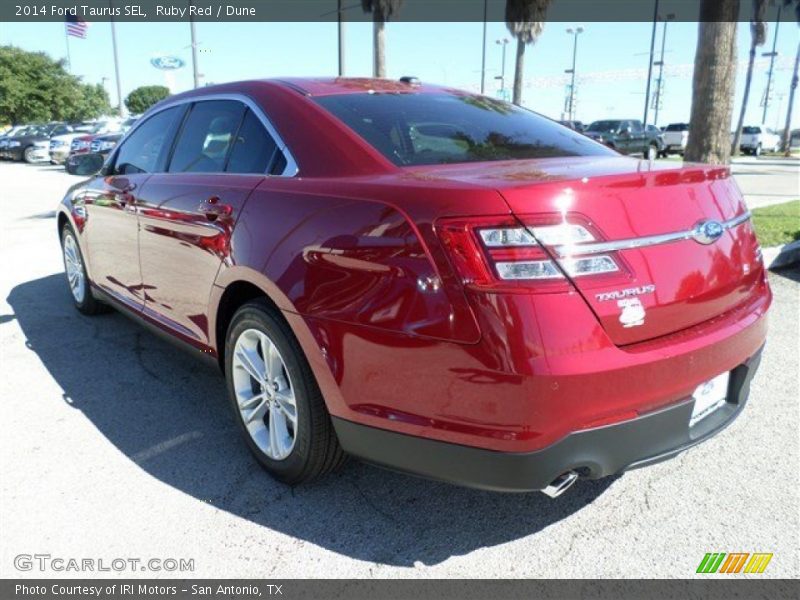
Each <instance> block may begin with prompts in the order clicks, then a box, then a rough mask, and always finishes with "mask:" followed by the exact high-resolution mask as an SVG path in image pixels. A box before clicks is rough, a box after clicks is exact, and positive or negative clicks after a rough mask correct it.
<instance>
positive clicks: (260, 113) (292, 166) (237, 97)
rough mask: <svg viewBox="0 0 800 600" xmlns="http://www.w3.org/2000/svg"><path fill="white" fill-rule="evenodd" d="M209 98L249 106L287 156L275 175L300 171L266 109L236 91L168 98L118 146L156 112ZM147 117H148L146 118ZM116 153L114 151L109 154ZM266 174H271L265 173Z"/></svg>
mask: <svg viewBox="0 0 800 600" xmlns="http://www.w3.org/2000/svg"><path fill="white" fill-rule="evenodd" d="M208 100H234V101H237V102H241V103H242V104H244V105H245V106H247V108H249V109H250V110H252V111H253V114H255V115H256V117H258V120H259V121H261V124H262V125H263V126H264V129H266V130H267V133H269V134H270V135H271V136H272V138H273V139H274V140H275V143H276V144H277V145H278V150H280V151H281V152H282V153H283V156H284V157H285V158H286V167H284V169H283V171H282V172H281V174H280V175H273V177H294V176H295V175H297V173H298V172H299V171H300V168H299V167H298V165H297V161H295V159H294V156H293V155H292V152H291V151H290V150H289V148H288V147H287V146H286V142H284V141H283V138H282V137H281V136H280V135H278V131H277V130H276V129H275V127H274V126H273V125H272V121H270V120H269V117H267V115H266V114H264V110H263V109H262V108H261V107H260V106H259V105H258V104H256V103H255V102H254V101H253V99H252V98H250V96H246V95H244V94H236V93H225V94H208V95H198V96H190V97H188V98H180V99H177V100H170V99H166V100H165V101H164V103H163V104H160V105H159V106H158V108H157V109H156V110H153V111H148V112H146V113H145V114H143V115H142V117H141V118H139V119H138V120H137V121H136V123H135V124H134V125H133V127H131V128H130V130H128V131H127V132H126V133H125V136H124V137H123V138H122V139H121V140H120V141H119V142H118V143H117V147H119V146H122V143H123V142H124V141H125V139H126V138H127V137H128V136H129V135H130V134H131V133H133V132H134V131H136V129H137V128H138V127H139V126H140V125H141V124H142V123H143V122H144V121H146V120H147V119H149V118H150V117H152V116H153V115H155V114H158V113H160V112H161V111H162V110H166V109H168V108H172V107H174V106H181V105H182V104H190V103H194V102H205V101H208ZM145 117H146V118H147V119H146V118H145ZM114 154H116V150H115V152H112V153H111V154H110V155H109V156H112V155H114ZM265 175H269V174H268V173H265Z"/></svg>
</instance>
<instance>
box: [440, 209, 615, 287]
mask: <svg viewBox="0 0 800 600" xmlns="http://www.w3.org/2000/svg"><path fill="white" fill-rule="evenodd" d="M436 230H437V232H438V234H439V237H440V239H441V240H442V243H443V245H444V247H445V249H446V250H447V251H448V253H449V255H450V257H451V258H452V260H453V264H454V266H455V269H456V271H457V272H458V274H459V276H460V277H461V280H462V281H463V283H464V284H465V285H466V286H468V287H470V288H473V289H481V290H484V291H515V290H516V291H526V292H530V291H540V292H555V291H564V290H566V289H568V288H569V279H571V278H574V277H592V276H594V277H599V276H609V275H611V276H613V275H615V274H616V275H619V274H621V273H622V272H623V271H625V269H624V267H623V266H622V265H621V262H620V260H619V258H618V257H615V256H613V255H612V254H610V253H609V254H599V255H597V254H596V255H591V256H580V245H581V244H583V243H588V242H597V241H603V238H602V236H601V235H600V232H599V231H597V230H596V229H595V228H594V227H592V226H591V225H590V224H589V223H588V222H587V221H586V220H585V219H583V218H582V217H580V216H578V215H575V216H572V215H571V216H568V217H567V218H566V219H565V218H564V217H562V216H561V215H560V214H559V215H544V216H539V215H537V216H532V217H524V216H523V217H520V219H519V220H517V219H516V218H514V217H511V216H508V217H477V218H472V219H468V218H465V219H443V220H441V221H439V222H437V224H436ZM555 247H559V248H560V249H561V250H562V254H563V249H564V248H567V249H571V248H574V252H568V255H569V256H568V257H567V258H561V259H560V260H556V258H555V256H556V254H555V252H554V251H553V248H555Z"/></svg>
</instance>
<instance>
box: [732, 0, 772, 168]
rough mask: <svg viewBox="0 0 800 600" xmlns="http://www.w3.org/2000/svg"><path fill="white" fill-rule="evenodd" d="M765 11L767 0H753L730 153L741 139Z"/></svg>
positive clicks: (736, 151)
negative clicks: (747, 56)
mask: <svg viewBox="0 0 800 600" xmlns="http://www.w3.org/2000/svg"><path fill="white" fill-rule="evenodd" d="M766 12H767V0H753V20H752V21H750V58H749V60H748V62H747V75H746V76H745V80H744V95H743V96H742V108H741V110H739V122H738V123H737V125H736V133H735V134H734V136H733V144H731V154H732V155H733V156H736V155H737V154H739V143H740V142H741V140H742V126H743V125H744V117H745V114H746V113H747V100H748V98H750V83H751V82H752V80H753V64H754V63H755V61H756V53H757V52H756V48H758V47H759V46H763V45H764V42H765V41H766V40H767V24H766V23H765V22H764V15H765V14H766Z"/></svg>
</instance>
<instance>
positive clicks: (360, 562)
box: [0, 163, 800, 578]
mask: <svg viewBox="0 0 800 600" xmlns="http://www.w3.org/2000/svg"><path fill="white" fill-rule="evenodd" d="M761 177H762V179H763V180H767V179H768V177H767V176H761ZM74 181H75V179H73V178H72V177H70V176H68V175H66V174H64V173H63V171H61V170H60V169H58V168H55V167H50V166H28V165H19V164H13V165H12V164H7V163H2V164H0V252H2V256H3V258H4V260H3V268H2V270H0V353H2V354H0V364H2V377H0V399H1V401H0V531H1V532H2V534H1V535H0V577H21V576H32V577H41V576H47V577H79V576H93V575H95V574H96V573H95V574H93V573H92V572H84V573H80V572H58V571H53V570H47V571H45V572H43V573H42V572H39V571H38V570H34V571H30V572H20V571H18V570H16V569H15V567H14V557H15V556H17V555H19V554H35V553H46V554H50V555H51V556H52V557H63V558H78V559H81V558H93V559H95V560H100V559H102V560H104V561H107V562H110V561H111V560H112V559H114V558H140V559H145V560H146V559H150V558H158V559H166V558H176V559H181V558H183V559H194V566H195V568H194V571H193V572H187V573H180V574H179V575H181V576H189V577H267V578H272V577H340V578H345V577H497V578H509V577H564V578H594V577H644V578H649V577H675V578H684V577H693V576H695V570H696V568H697V566H698V564H699V563H700V561H701V559H702V558H703V556H704V554H705V553H706V552H770V553H773V554H774V557H773V559H772V561H771V563H770V564H769V566H768V568H767V570H766V572H765V573H764V574H763V575H759V576H756V577H798V576H799V575H800V557H799V553H800V550H799V549H800V534H799V532H800V522H799V521H800V511H798V507H800V485H798V483H800V482H799V481H798V478H800V459H799V458H798V447H799V446H800V435H798V432H799V431H800V429H799V425H798V424H799V423H800V415H799V414H798V398H800V389H799V388H800V385H799V383H798V378H799V377H800V375H799V372H800V365H799V364H798V357H799V356H800V348H799V347H798V340H800V323H799V322H798V319H799V316H798V315H799V313H800V284H799V283H798V281H800V272H794V273H785V274H784V275H783V276H781V275H776V274H771V275H770V280H771V283H772V286H773V289H774V292H775V303H774V306H773V309H772V312H771V316H770V318H771V331H770V336H769V342H768V344H767V347H766V350H765V353H764V356H763V362H762V367H761V370H760V372H759V373H758V375H757V376H756V379H755V381H754V384H753V388H752V395H751V399H750V403H749V405H748V407H747V409H746V410H745V411H744V412H743V414H742V415H741V416H740V417H739V419H738V420H737V421H736V422H735V423H733V424H732V425H731V426H730V427H729V428H728V429H727V430H726V431H724V432H723V433H722V434H720V435H719V436H717V437H716V438H714V439H712V440H711V441H709V442H707V443H705V444H703V445H701V446H699V447H696V448H694V449H692V450H690V451H688V452H686V453H684V454H682V455H681V456H679V457H678V458H676V459H674V460H671V461H668V462H665V463H662V464H659V465H655V466H653V467H650V468H647V469H642V470H638V471H633V472H630V473H627V474H625V475H623V476H621V477H616V478H611V479H606V480H601V481H595V482H591V481H580V482H579V483H578V484H576V485H575V486H574V487H573V488H572V489H571V490H570V491H568V492H567V493H566V494H565V495H564V496H562V497H561V498H559V499H557V500H551V499H549V498H547V497H546V496H544V495H543V494H539V493H533V494H519V495H503V494H494V493H488V492H480V491H473V490H467V489H462V488H458V487H454V486H449V485H445V484H439V483H432V482H428V481H423V480H419V479H415V478H412V477H407V476H404V475H400V474H395V473H391V472H387V471H384V470H381V469H377V468H374V467H371V466H367V465H364V464H361V463H358V462H355V461H351V462H349V463H348V464H347V465H346V466H345V467H344V468H343V470H342V471H341V472H340V473H338V474H334V475H332V476H329V477H327V478H326V479H325V480H324V481H321V482H319V483H318V484H315V485H311V486H307V487H299V488H295V489H290V488H288V487H286V486H284V485H282V484H279V483H276V482H275V481H273V480H272V479H270V477H269V476H267V475H266V474H265V473H264V472H263V471H262V470H261V469H260V468H259V467H258V466H257V465H256V463H255V461H254V460H253V459H252V458H251V457H250V455H249V454H248V452H247V450H246V449H245V446H244V443H243V442H242V441H241V440H240V439H239V437H238V432H237V431H236V429H235V427H234V422H233V418H232V414H231V413H230V412H229V406H228V404H227V400H226V398H225V389H224V386H223V380H222V378H221V376H219V375H217V374H216V373H215V372H213V371H210V370H207V369H206V368H205V367H203V366H202V365H200V364H199V363H195V362H194V361H193V359H192V358H190V357H188V356H184V355H183V354H181V353H178V352H176V351H175V350H174V349H173V347H172V346H170V345H168V344H167V343H165V342H163V341H161V340H160V339H158V338H156V337H154V336H153V335H151V334H150V333H148V332H146V331H145V330H144V329H142V328H140V327H139V326H137V325H136V324H135V323H133V322H132V321H130V320H128V319H126V318H125V317H123V316H121V315H120V314H118V313H111V314H108V315H103V316H99V317H94V318H87V317H83V316H81V315H79V314H78V313H77V312H76V311H75V310H74V309H73V308H72V306H71V300H70V296H69V291H68V289H67V285H66V282H65V280H64V276H63V273H62V271H63V268H62V265H61V261H60V254H59V245H58V241H57V238H56V232H55V222H54V218H53V208H54V207H55V205H56V204H57V202H58V200H59V199H60V198H61V195H62V194H63V192H64V190H65V188H66V187H67V186H68V185H69V184H70V183H72V182H74ZM112 574H113V573H112ZM123 574H125V575H129V576H175V573H165V572H136V571H134V572H130V571H124V572H123ZM105 575H106V576H108V573H105ZM704 577H709V576H704ZM737 577H750V576H749V575H747V576H746V575H738V576H737Z"/></svg>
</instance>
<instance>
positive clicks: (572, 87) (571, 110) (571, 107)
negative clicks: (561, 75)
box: [564, 27, 583, 121]
mask: <svg viewBox="0 0 800 600" xmlns="http://www.w3.org/2000/svg"><path fill="white" fill-rule="evenodd" d="M582 33H583V27H576V28H575V29H573V28H572V27H570V28H569V29H567V34H569V35H571V36H573V41H572V68H571V69H567V70H566V71H564V72H565V73H571V74H572V81H571V82H570V84H569V104H568V107H567V112H568V113H569V120H570V121H573V120H574V118H575V114H574V113H575V61H576V59H577V57H578V36H579V35H580V34H582Z"/></svg>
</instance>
